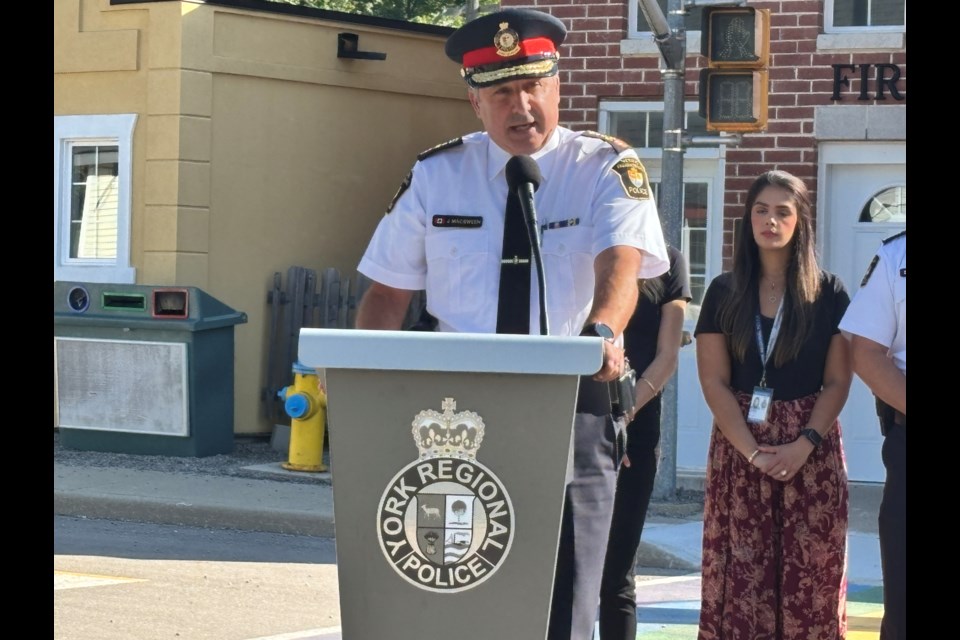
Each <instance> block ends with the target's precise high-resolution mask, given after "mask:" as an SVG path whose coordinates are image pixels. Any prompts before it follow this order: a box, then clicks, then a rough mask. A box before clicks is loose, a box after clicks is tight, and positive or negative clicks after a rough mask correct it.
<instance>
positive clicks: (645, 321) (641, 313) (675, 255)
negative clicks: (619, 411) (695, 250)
mask: <svg viewBox="0 0 960 640" xmlns="http://www.w3.org/2000/svg"><path fill="white" fill-rule="evenodd" d="M667 257H668V258H669V259H670V269H669V270H668V271H667V272H666V273H664V274H663V275H661V276H659V277H658V280H659V283H657V284H658V285H659V286H657V287H650V286H649V285H650V284H651V283H644V285H643V287H642V288H641V289H640V298H639V300H638V301H637V308H636V310H634V312H633V316H631V318H630V321H629V322H628V323H627V326H626V328H625V329H624V330H623V348H624V350H625V351H626V353H627V358H629V359H630V365H631V366H632V367H633V368H634V369H635V370H636V372H637V375H642V374H643V371H644V370H645V369H646V368H647V367H648V366H650V363H651V362H653V359H654V358H655V357H656V355H657V335H658V334H659V332H660V316H661V315H662V313H661V307H662V306H663V305H665V304H667V303H668V302H672V301H674V300H686V301H687V302H689V301H690V298H691V295H690V277H689V276H688V275H687V263H686V261H685V260H684V259H683V254H682V253H680V251H679V250H678V249H675V248H673V247H670V246H668V247H667ZM651 291H653V295H652V297H651V294H650V292H651Z"/></svg>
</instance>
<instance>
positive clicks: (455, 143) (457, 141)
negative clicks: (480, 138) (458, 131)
mask: <svg viewBox="0 0 960 640" xmlns="http://www.w3.org/2000/svg"><path fill="white" fill-rule="evenodd" d="M462 144H463V138H454V139H453V140H447V141H446V142H441V143H440V144H438V145H437V146H435V147H430V148H429V149H427V150H426V151H421V152H420V153H419V154H417V160H425V159H426V158H429V157H430V156H432V155H433V154H435V153H440V152H441V151H445V150H447V149H452V148H454V147H459V146H460V145H462Z"/></svg>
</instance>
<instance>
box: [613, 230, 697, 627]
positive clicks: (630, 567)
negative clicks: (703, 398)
mask: <svg viewBox="0 0 960 640" xmlns="http://www.w3.org/2000/svg"><path fill="white" fill-rule="evenodd" d="M667 255H668V256H669V258H670V270H669V271H667V272H666V273H664V274H663V275H661V276H660V277H659V278H653V279H650V280H645V281H644V283H643V285H642V286H641V288H640V298H639V301H638V302H637V308H636V310H635V311H634V313H633V316H632V317H631V318H630V322H629V323H628V324H627V328H626V329H624V332H623V335H624V349H625V351H626V353H627V359H628V360H629V361H630V364H631V365H632V366H633V367H634V368H635V369H636V370H637V371H638V372H639V373H640V378H639V379H638V384H637V399H636V407H639V409H638V410H637V412H636V414H635V415H634V418H633V419H632V420H631V421H630V424H629V425H627V429H626V442H625V444H626V447H625V451H624V455H623V458H622V465H621V467H620V471H619V473H618V475H617V493H616V497H615V498H614V505H613V520H612V522H611V524H610V539H609V542H608V543H607V555H606V558H605V560H604V566H603V580H602V582H601V585H600V638H601V639H602V640H612V639H616V640H620V639H623V640H633V639H634V638H636V636H637V602H636V597H637V593H636V584H635V582H634V559H635V557H636V554H637V547H638V546H639V544H640V535H641V533H642V532H643V523H644V521H645V520H646V517H647V507H648V506H649V504H650V494H651V493H652V492H653V481H654V477H655V476H656V474H657V444H658V443H659V442H660V406H661V398H662V394H661V390H662V389H663V386H664V385H665V384H666V382H667V380H669V379H670V376H672V375H673V372H674V371H676V369H677V357H678V354H679V351H680V347H681V340H682V334H683V317H684V313H685V312H686V308H687V303H688V302H689V301H690V299H691V295H690V277H689V275H688V270H687V264H686V260H685V259H684V257H683V254H682V253H680V251H679V250H677V249H676V248H674V247H667Z"/></svg>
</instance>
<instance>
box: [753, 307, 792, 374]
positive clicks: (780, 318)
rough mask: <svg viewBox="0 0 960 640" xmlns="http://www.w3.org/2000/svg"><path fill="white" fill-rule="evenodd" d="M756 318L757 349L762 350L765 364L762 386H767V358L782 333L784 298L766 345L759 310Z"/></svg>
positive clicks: (762, 359) (761, 361) (761, 357)
mask: <svg viewBox="0 0 960 640" xmlns="http://www.w3.org/2000/svg"><path fill="white" fill-rule="evenodd" d="M784 297H786V296H784ZM754 320H755V321H756V322H755V323H754V324H755V325H756V327H757V349H758V350H759V351H760V363H761V364H762V365H763V375H761V376H760V386H761V387H763V388H766V386H767V360H769V359H770V354H771V353H773V346H774V345H775V344H776V343H777V335H779V333H780V323H781V322H782V321H783V298H781V299H780V305H779V306H777V315H776V317H775V318H774V319H773V328H772V329H770V338H769V340H767V344H766V345H764V344H763V330H762V329H761V328H760V311H759V310H758V311H757V315H756V316H755V317H754Z"/></svg>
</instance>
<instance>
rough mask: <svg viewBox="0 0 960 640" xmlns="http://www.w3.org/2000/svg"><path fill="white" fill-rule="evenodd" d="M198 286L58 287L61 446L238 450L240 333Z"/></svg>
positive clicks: (198, 452)
mask: <svg viewBox="0 0 960 640" xmlns="http://www.w3.org/2000/svg"><path fill="white" fill-rule="evenodd" d="M246 321H247V316H246V314H245V313H242V312H238V311H235V310H234V309H231V308H230V307H228V306H227V305H225V304H223V303H222V302H220V301H218V300H216V299H215V298H213V297H212V296H210V295H209V294H207V293H205V292H203V291H201V290H199V289H197V288H195V287H153V286H145V285H121V284H103V283H85V282H54V284H53V335H54V426H55V427H57V428H59V430H60V442H61V444H62V445H63V446H64V447H67V448H71V449H80V450H85V451H107V452H116V453H136V454H147V455H168V456H208V455H216V454H220V453H229V452H230V451H232V450H233V399H234V393H233V368H234V351H233V345H234V327H235V325H237V324H242V323H245V322H246Z"/></svg>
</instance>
